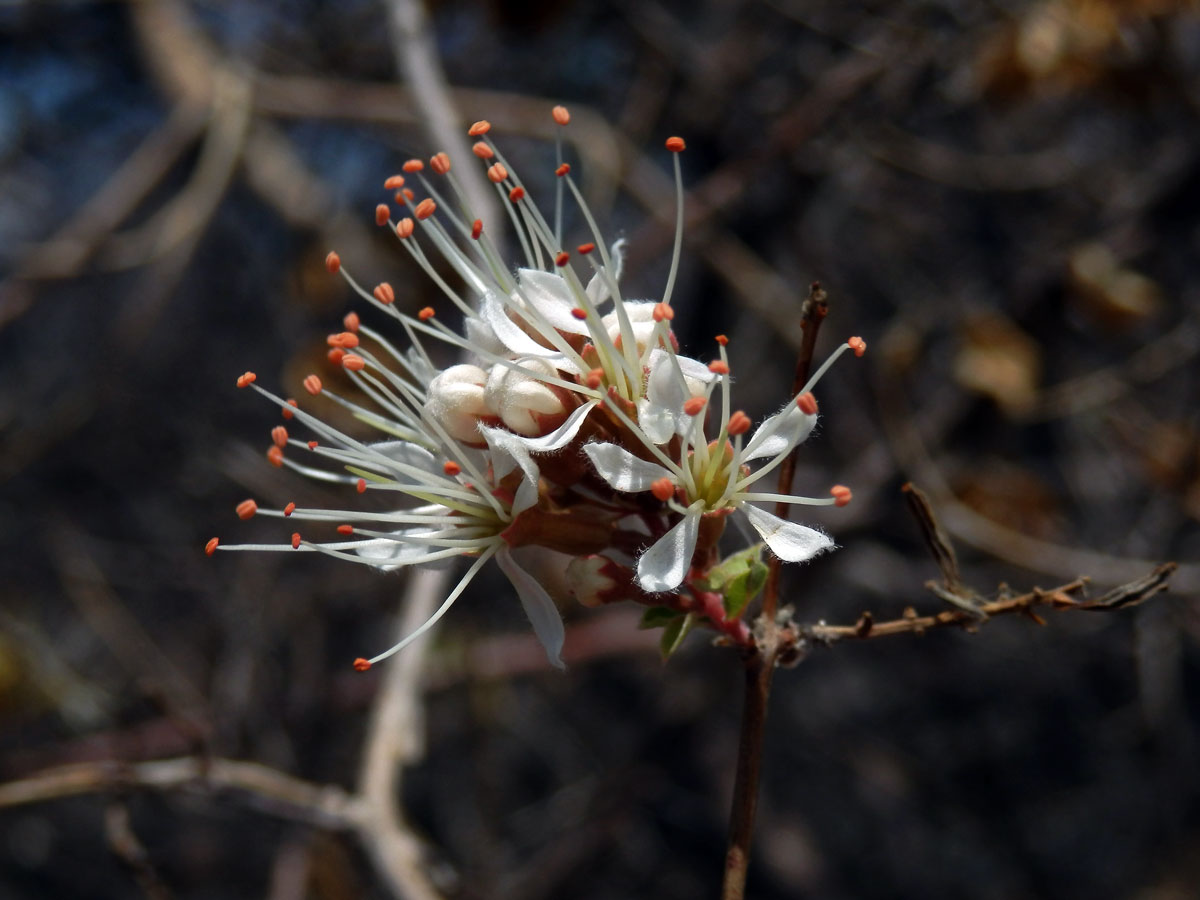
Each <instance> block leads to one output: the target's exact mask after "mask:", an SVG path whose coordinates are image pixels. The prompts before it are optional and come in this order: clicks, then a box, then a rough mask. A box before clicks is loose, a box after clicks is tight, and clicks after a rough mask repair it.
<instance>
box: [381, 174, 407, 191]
mask: <svg viewBox="0 0 1200 900" xmlns="http://www.w3.org/2000/svg"><path fill="white" fill-rule="evenodd" d="M402 187H404V176H403V175H389V176H388V180H387V181H385V182H384V183H383V189H384V190H385V191H398V190H400V188H402Z"/></svg>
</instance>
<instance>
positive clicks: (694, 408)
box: [683, 397, 708, 416]
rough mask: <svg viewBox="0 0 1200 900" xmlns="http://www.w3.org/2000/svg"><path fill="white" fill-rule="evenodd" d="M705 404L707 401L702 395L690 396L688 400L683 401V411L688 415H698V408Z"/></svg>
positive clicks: (700, 408) (702, 407)
mask: <svg viewBox="0 0 1200 900" xmlns="http://www.w3.org/2000/svg"><path fill="white" fill-rule="evenodd" d="M707 405H708V401H707V400H705V399H704V398H703V397H692V398H691V399H690V400H685V401H684V402H683V411H684V412H685V413H687V414H688V415H689V416H698V415H700V410H702V409H704V407H705V406H707Z"/></svg>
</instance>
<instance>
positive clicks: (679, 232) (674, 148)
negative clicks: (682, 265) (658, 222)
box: [662, 137, 687, 303]
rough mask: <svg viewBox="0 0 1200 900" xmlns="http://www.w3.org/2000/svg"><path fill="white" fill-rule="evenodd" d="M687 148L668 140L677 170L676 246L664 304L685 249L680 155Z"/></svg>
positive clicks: (672, 251) (675, 141) (672, 253)
mask: <svg viewBox="0 0 1200 900" xmlns="http://www.w3.org/2000/svg"><path fill="white" fill-rule="evenodd" d="M685 146H687V145H686V144H684V142H683V138H681V137H669V138H667V149H668V150H670V151H671V153H672V154H674V155H673V156H672V159H671V161H672V162H673V163H674V168H675V244H674V246H673V247H672V248H671V269H670V271H669V272H668V273H667V286H666V288H665V289H664V290H663V296H662V302H663V303H670V302H671V291H672V290H673V289H674V287H675V275H676V274H677V273H678V272H679V253H680V250H682V248H683V169H682V168H680V165H679V154H680V153H681V152H682V151H683V148H684V147H685Z"/></svg>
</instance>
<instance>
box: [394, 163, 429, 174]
mask: <svg viewBox="0 0 1200 900" xmlns="http://www.w3.org/2000/svg"><path fill="white" fill-rule="evenodd" d="M400 168H402V169H403V170H404V171H405V172H408V173H409V174H410V175H411V174H412V173H413V172H420V171H421V170H422V169H423V168H425V163H423V162H421V161H420V160H419V159H410V160H408V161H407V162H406V163H405V164H404V165H402V166H401V167H400Z"/></svg>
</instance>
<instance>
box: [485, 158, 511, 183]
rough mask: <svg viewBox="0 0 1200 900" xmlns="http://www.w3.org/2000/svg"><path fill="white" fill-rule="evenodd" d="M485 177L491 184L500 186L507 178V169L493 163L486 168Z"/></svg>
mask: <svg viewBox="0 0 1200 900" xmlns="http://www.w3.org/2000/svg"><path fill="white" fill-rule="evenodd" d="M487 177H488V180H489V181H490V182H492V184H500V183H501V182H503V181H504V180H505V179H506V178H508V169H506V168H504V165H503V163H493V164H492V165H490V166H488V170H487Z"/></svg>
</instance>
